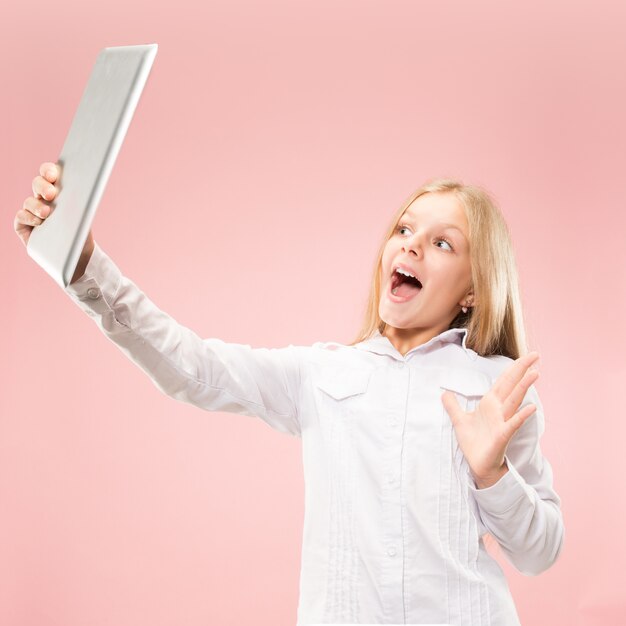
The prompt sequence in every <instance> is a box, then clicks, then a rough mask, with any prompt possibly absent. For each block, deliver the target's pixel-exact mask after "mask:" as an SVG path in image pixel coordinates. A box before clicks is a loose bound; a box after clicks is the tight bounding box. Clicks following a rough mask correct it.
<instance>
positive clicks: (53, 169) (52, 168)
mask: <svg viewBox="0 0 626 626" xmlns="http://www.w3.org/2000/svg"><path fill="white" fill-rule="evenodd" d="M39 174H40V175H41V176H43V177H44V178H45V179H46V180H47V181H48V182H51V183H54V182H56V180H57V179H58V177H59V166H58V165H57V164H56V163H50V162H49V161H46V162H45V163H42V164H41V165H40V166H39Z"/></svg>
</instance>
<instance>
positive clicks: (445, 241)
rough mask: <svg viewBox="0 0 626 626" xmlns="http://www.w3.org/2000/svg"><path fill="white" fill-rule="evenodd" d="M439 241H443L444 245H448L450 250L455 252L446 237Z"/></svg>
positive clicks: (440, 238)
mask: <svg viewBox="0 0 626 626" xmlns="http://www.w3.org/2000/svg"><path fill="white" fill-rule="evenodd" d="M437 241H443V243H447V244H448V245H449V246H450V250H454V248H453V247H452V244H451V243H450V242H449V241H448V240H447V239H446V238H445V237H439V239H437Z"/></svg>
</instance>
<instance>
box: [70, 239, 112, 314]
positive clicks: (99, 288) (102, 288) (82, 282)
mask: <svg viewBox="0 0 626 626" xmlns="http://www.w3.org/2000/svg"><path fill="white" fill-rule="evenodd" d="M121 280H122V273H121V272H120V270H119V268H118V267H117V265H115V263H114V262H113V261H112V260H111V258H110V257H109V256H108V255H107V254H106V253H105V252H104V251H103V250H102V248H101V247H100V246H99V245H98V243H97V242H94V249H93V252H92V253H91V258H90V259H89V262H88V263H87V267H86V268H85V272H84V274H83V275H82V276H81V277H80V278H79V279H78V280H77V281H75V282H73V283H72V284H70V285H67V287H65V293H67V295H68V296H69V297H70V298H72V300H74V301H75V302H77V303H78V304H79V305H80V306H81V308H82V309H84V310H85V312H86V313H87V314H88V315H92V316H93V314H95V313H103V312H104V311H105V310H110V309H111V308H112V306H113V302H114V299H115V296H116V294H117V291H118V289H119V286H120V282H121Z"/></svg>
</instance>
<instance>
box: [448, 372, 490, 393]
mask: <svg viewBox="0 0 626 626" xmlns="http://www.w3.org/2000/svg"><path fill="white" fill-rule="evenodd" d="M439 386H440V387H442V388H443V389H450V390H451V391H456V392H457V393H460V394H462V395H464V396H484V395H485V394H486V393H487V392H488V391H489V389H491V379H490V378H489V376H487V374H484V373H483V372H477V371H475V370H470V369H462V368H452V369H445V370H443V371H442V373H441V380H440V382H439Z"/></svg>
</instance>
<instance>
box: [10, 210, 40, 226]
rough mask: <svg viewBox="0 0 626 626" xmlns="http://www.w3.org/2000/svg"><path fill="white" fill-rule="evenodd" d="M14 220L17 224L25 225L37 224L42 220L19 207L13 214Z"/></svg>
mask: <svg viewBox="0 0 626 626" xmlns="http://www.w3.org/2000/svg"><path fill="white" fill-rule="evenodd" d="M15 221H16V222H17V224H25V225H27V226H39V224H41V223H42V222H43V220H42V219H41V218H40V217H37V216H36V215H34V214H33V213H31V212H30V211H27V210H26V209H20V210H19V211H18V212H17V214H16V215H15Z"/></svg>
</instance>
